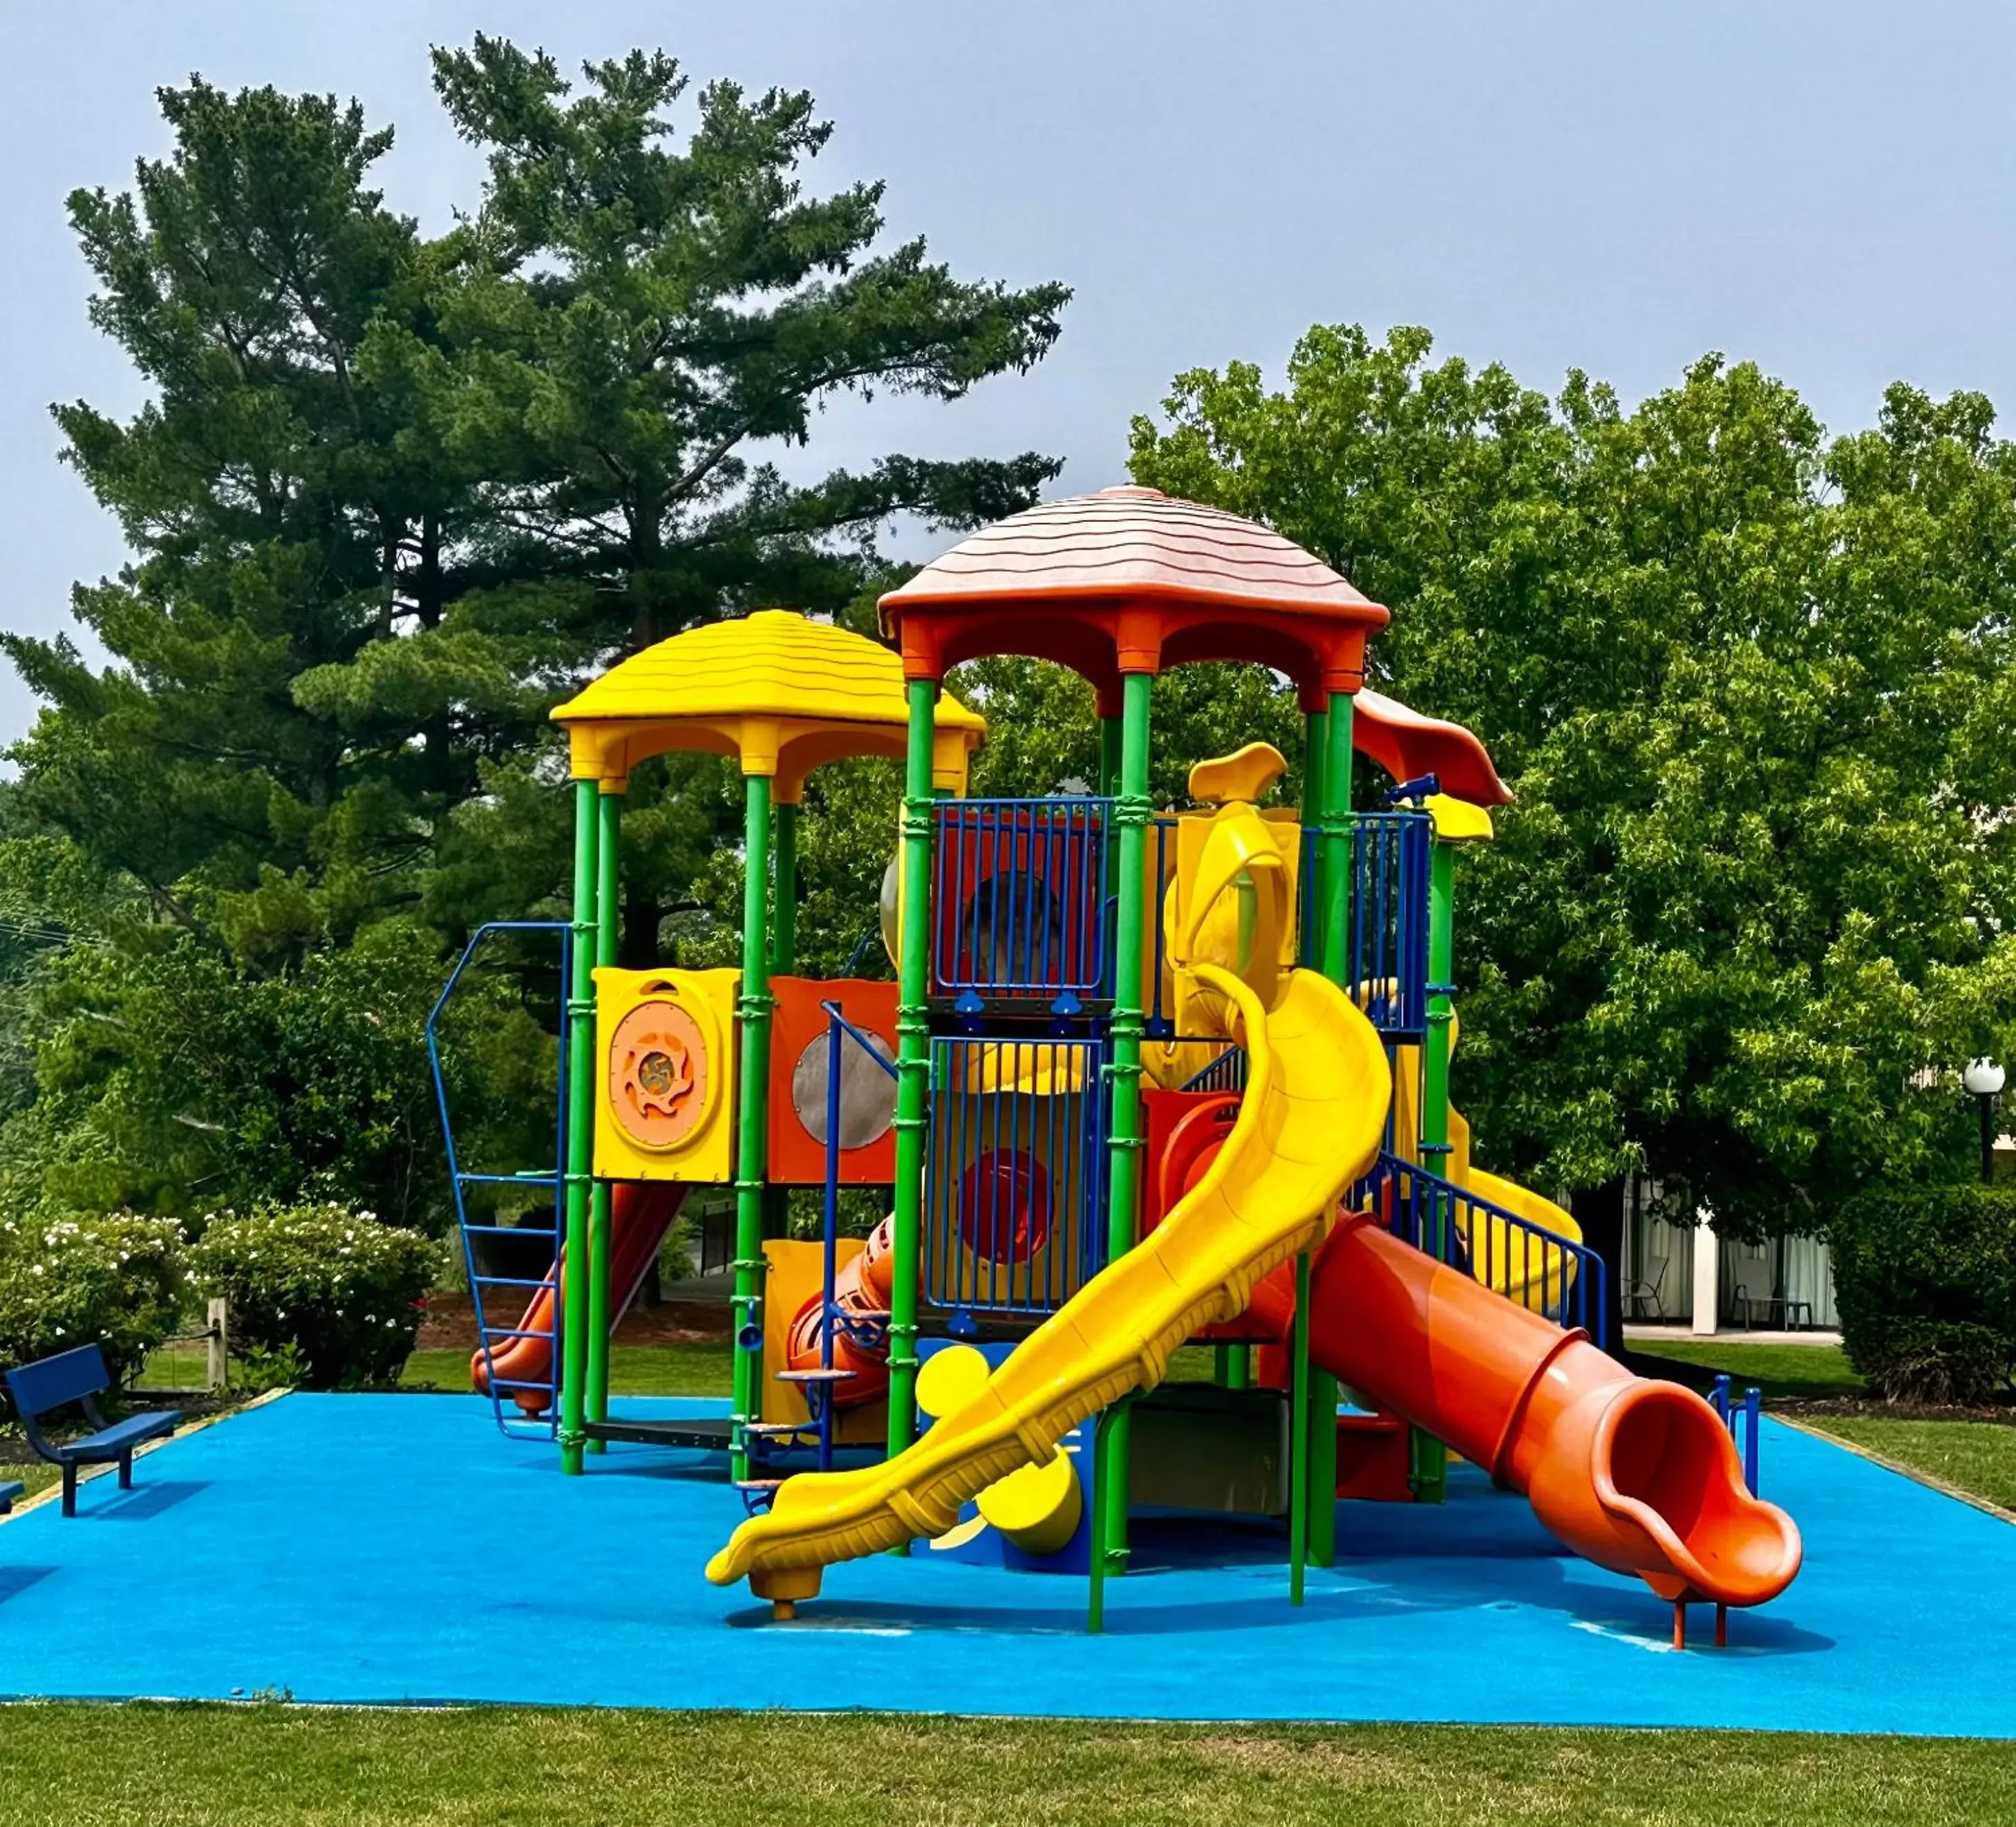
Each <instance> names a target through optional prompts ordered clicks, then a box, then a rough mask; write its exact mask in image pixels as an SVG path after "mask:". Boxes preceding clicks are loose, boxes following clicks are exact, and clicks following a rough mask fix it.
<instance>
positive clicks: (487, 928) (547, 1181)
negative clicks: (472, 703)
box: [426, 920, 574, 1440]
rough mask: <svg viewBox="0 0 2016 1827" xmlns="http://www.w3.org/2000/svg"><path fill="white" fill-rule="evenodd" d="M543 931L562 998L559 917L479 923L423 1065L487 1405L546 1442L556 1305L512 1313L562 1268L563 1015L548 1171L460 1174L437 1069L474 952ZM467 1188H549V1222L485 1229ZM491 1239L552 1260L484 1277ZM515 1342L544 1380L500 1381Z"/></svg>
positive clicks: (552, 1410)
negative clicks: (525, 1398)
mask: <svg viewBox="0 0 2016 1827" xmlns="http://www.w3.org/2000/svg"><path fill="white" fill-rule="evenodd" d="M505 932H541V933H552V934H554V935H557V937H558V939H559V940H560V994H561V996H562V997H563V998H564V997H565V996H566V994H567V985H568V984H569V983H571V982H572V981H573V964H574V931H573V928H571V926H570V925H569V924H568V923H567V921H564V920H493V921H490V922H489V923H488V924H486V925H483V926H479V927H478V928H477V929H476V931H475V932H473V934H472V935H470V941H469V943H468V944H467V945H466V946H465V947H463V953H462V957H461V958H460V959H459V960H458V961H457V963H456V964H455V969H454V970H453V971H451V972H450V973H449V974H448V982H446V983H445V984H444V985H443V986H441V994H440V995H439V996H437V997H436V998H435V999H434V1007H433V1008H431V1009H430V1010H429V1011H428V1012H427V1030H426V1032H427V1064H428V1066H429V1067H430V1069H431V1070H432V1072H433V1073H434V1103H435V1106H436V1108H437V1109H438V1110H439V1111H440V1112H441V1143H442V1145H443V1147H444V1148H445V1149H446V1151H447V1153H448V1184H449V1185H450V1186H451V1187H452V1188H453V1190H454V1193H455V1223H456V1224H457V1225H458V1227H459V1228H460V1230H461V1232H462V1252H463V1265H464V1267H466V1269H467V1270H468V1271H469V1294H470V1303H471V1304H472V1305H473V1306H474V1308H475V1310H476V1335H477V1340H478V1342H479V1344H480V1346H481V1350H482V1352H483V1362H484V1371H485V1373H486V1375H485V1378H484V1380H485V1382H487V1383H488V1386H489V1391H490V1404H491V1410H492V1411H493V1412H494V1413H495V1415H496V1418H497V1425H498V1427H499V1429H501V1430H502V1432H505V1433H506V1434H508V1435H510V1436H513V1437H514V1438H521V1439H541V1440H551V1439H552V1438H553V1436H554V1433H555V1432H556V1429H558V1427H559V1425H560V1301H559V1300H558V1299H557V1298H555V1299H550V1300H549V1302H548V1303H547V1308H546V1311H547V1316H548V1317H547V1323H546V1324H545V1325H544V1326H525V1325H522V1324H518V1323H517V1315H518V1314H520V1313H527V1312H529V1311H530V1310H531V1306H532V1304H533V1302H534V1299H535V1297H536V1295H538V1293H539V1292H541V1291H542V1290H545V1292H548V1293H549V1294H555V1293H556V1289H555V1287H554V1281H555V1277H556V1275H557V1274H558V1272H559V1269H560V1239H561V1223H562V1219H561V1214H562V1213H563V1210H564V1209H565V1205H566V1193H567V1022H566V1020H565V1018H564V1015H563V1018H562V1020H561V1022H560V1050H559V1057H558V1059H557V1061H556V1068H555V1072H554V1078H555V1090H554V1100H553V1102H554V1112H553V1166H552V1167H551V1168H550V1169H535V1170H532V1171H529V1172H526V1173H470V1172H468V1171H467V1170H466V1169H464V1168H463V1165H462V1158H461V1155H460V1154H459V1152H458V1151H457V1149H456V1148H455V1123H454V1120H453V1118H452V1115H451V1113H450V1112H449V1109H448V1081H447V1079H446V1077H445V1075H444V1074H443V1072H442V1071H441V1012H442V1011H443V1010H445V1008H446V1007H448V1002H449V999H450V998H452V996H454V994H455V989H456V986H458V985H459V984H460V982H462V978H463V972H465V971H467V970H468V968H469V967H470V964H471V963H472V962H473V961H474V960H475V957H476V955H477V953H478V952H479V951H481V950H482V949H483V948H484V946H485V945H487V944H488V942H490V940H491V939H492V938H493V937H495V935H497V934H499V933H505ZM472 1186H521V1187H522V1186H537V1187H550V1188H551V1190H552V1192H553V1223H552V1224H551V1225H550V1226H545V1225H537V1224H518V1225H512V1224H489V1223H474V1222H473V1221H472V1220H470V1215H469V1208H468V1205H467V1203H466V1198H465V1196H464V1195H465V1192H466V1189H467V1188H468V1187H472ZM486 1238H515V1239H518V1240H520V1241H524V1242H527V1243H530V1242H533V1241H540V1242H542V1244H543V1246H544V1248H543V1251H542V1253H543V1254H544V1255H545V1258H546V1259H547V1261H548V1262H549V1263H551V1265H552V1267H549V1269H548V1270H546V1272H545V1274H544V1275H543V1276H538V1277H527V1276H523V1275H495V1274H489V1273H488V1272H487V1270H486V1268H485V1266H484V1265H485V1261H486V1257H485V1251H486V1249H495V1247H497V1246H495V1245H485V1244H484V1243H482V1242H481V1241H479V1240H481V1239H486ZM503 1290H509V1292H499V1293H498V1299H499V1301H500V1302H501V1303H502V1305H503V1306H504V1308H505V1311H506V1313H507V1314H509V1315H510V1316H511V1317H512V1323H510V1324H501V1325H500V1324H492V1323H491V1320H492V1310H491V1304H490V1303H488V1301H486V1300H485V1299H484V1295H485V1294H486V1293H488V1292H492V1291H503ZM518 1339H544V1340H545V1342H546V1347H547V1349H546V1374H545V1376H544V1378H500V1377H499V1375H497V1354H498V1353H499V1351H500V1350H502V1349H504V1347H505V1346H507V1345H509V1344H511V1343H513V1342H516V1341H517V1340H518ZM520 1393H537V1394H538V1396H539V1397H540V1404H539V1410H538V1413H537V1414H527V1412H526V1411H525V1410H524V1407H522V1406H521V1405H520V1404H519V1403H518V1402H517V1400H515V1398H516V1397H517V1396H518V1395H519V1394H520Z"/></svg>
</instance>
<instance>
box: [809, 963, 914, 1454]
mask: <svg viewBox="0 0 2016 1827" xmlns="http://www.w3.org/2000/svg"><path fill="white" fill-rule="evenodd" d="M819 1007H821V1008H823V1009H824V1010H825V1011H826V1209H825V1227H824V1229H823V1232H822V1236H823V1241H824V1243H825V1248H826V1262H825V1267H824V1270H823V1273H824V1276H825V1279H824V1280H823V1281H822V1282H821V1284H820V1286H821V1287H822V1288H823V1290H824V1305H825V1310H826V1320H825V1324H823V1326H822V1327H821V1328H819V1368H821V1369H823V1370H826V1371H830V1370H831V1369H832V1368H833V1338H834V1335H835V1334H836V1333H837V1332H845V1333H846V1334H847V1335H848V1338H849V1339H851V1340H852V1341H853V1342H855V1344H857V1345H859V1346H864V1347H866V1349H868V1350H887V1346H888V1341H889V1316H888V1315H887V1313H869V1312H865V1311H862V1310H856V1309H853V1308H848V1307H845V1306H842V1305H841V1303H840V1302H839V1301H838V1300H837V1299H836V1298H835V1284H836V1282H837V1279H838V1277H839V1273H840V1260H839V1258H840V1156H841V1149H842V1148H844V1146H845V1144H846V1137H845V1136H844V1134H843V1133H842V1130H843V1128H844V1126H843V1124H842V1123H841V1108H840V1106H841V1092H842V1090H844V1080H845V1076H846V1072H845V1068H846V1064H847V1049H848V1046H849V1044H850V1043H851V1045H853V1046H854V1047H856V1048H858V1049H859V1051H860V1053H861V1054H862V1058H865V1059H867V1060H869V1061H873V1064H874V1065H875V1066H876V1067H877V1069H878V1070H880V1071H882V1072H887V1074H888V1076H890V1077H891V1079H894V1078H895V1076H896V1066H895V1061H893V1060H891V1059H890V1058H887V1055H885V1054H884V1052H883V1050H882V1047H881V1046H880V1043H879V1042H878V1041H877V1039H876V1037H875V1036H873V1035H872V1034H867V1033H864V1032H862V1030H861V1029H859V1028H857V1027H855V1025H854V1024H853V1023H852V1022H850V1021H849V1020H848V1018H847V1017H846V1015H845V1014H844V1013H843V1012H842V1011H841V1006H840V1004H838V1003H837V1002H823V1003H821V1004H819ZM805 1396H806V1405H807V1407H808V1409H809V1410H810V1411H811V1413H812V1421H813V1424H814V1425H815V1427H816V1428H817V1429H818V1430H819V1470H820V1471H822V1472H830V1471H831V1470H832V1469H833V1389H831V1387H830V1386H825V1387H822V1386H819V1385H810V1384H808V1386H806V1389H805Z"/></svg>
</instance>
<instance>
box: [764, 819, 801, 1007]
mask: <svg viewBox="0 0 2016 1827" xmlns="http://www.w3.org/2000/svg"><path fill="white" fill-rule="evenodd" d="M776 827H777V828H776V832H775V834H774V841H775V843H776V853H777V854H776V877H777V884H776V892H774V894H773V895H772V897H771V899H772V901H773V902H774V903H775V905H774V906H772V908H771V910H770V968H771V969H772V971H776V972H777V973H778V974H779V975H789V974H790V972H791V971H795V970H796V969H797V968H798V809H797V806H796V805H793V804H790V803H785V804H780V805H779V806H778V807H777V808H776Z"/></svg>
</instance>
